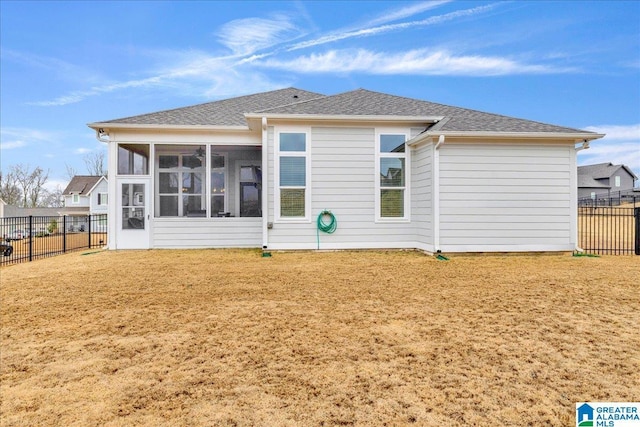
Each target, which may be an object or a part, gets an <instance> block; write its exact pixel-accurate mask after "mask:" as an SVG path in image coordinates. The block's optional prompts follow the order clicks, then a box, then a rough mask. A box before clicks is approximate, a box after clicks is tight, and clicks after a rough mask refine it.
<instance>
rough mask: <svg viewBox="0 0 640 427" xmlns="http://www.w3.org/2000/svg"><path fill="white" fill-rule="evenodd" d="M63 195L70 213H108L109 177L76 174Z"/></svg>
mask: <svg viewBox="0 0 640 427" xmlns="http://www.w3.org/2000/svg"><path fill="white" fill-rule="evenodd" d="M62 197H63V198H64V206H65V212H66V213H67V214H68V215H72V214H74V213H76V214H81V215H88V214H99V213H107V205H108V199H109V196H108V185H107V179H106V178H105V177H104V176H94V175H76V176H74V177H73V178H72V179H71V182H69V184H68V185H67V187H66V188H65V189H64V191H63V192H62Z"/></svg>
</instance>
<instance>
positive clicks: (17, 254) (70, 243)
mask: <svg viewBox="0 0 640 427" xmlns="http://www.w3.org/2000/svg"><path fill="white" fill-rule="evenodd" d="M64 238H66V240H67V242H66V248H67V250H68V251H72V250H76V249H81V248H88V245H89V233H87V232H83V233H67V234H66V235H63V234H53V235H50V236H42V237H33V238H31V237H27V238H25V239H22V240H13V241H11V242H10V243H11V246H13V258H23V257H28V256H29V245H30V244H31V245H32V251H33V255H34V256H39V255H45V254H48V253H54V252H58V251H60V252H62V250H63V248H64V242H63V239H64ZM106 242H107V233H95V232H94V233H91V244H92V246H94V247H98V246H102V245H106ZM11 259H12V258H11Z"/></svg>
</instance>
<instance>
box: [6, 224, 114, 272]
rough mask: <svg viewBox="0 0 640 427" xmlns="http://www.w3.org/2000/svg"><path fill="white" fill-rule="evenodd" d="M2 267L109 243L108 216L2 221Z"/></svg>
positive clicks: (99, 246)
mask: <svg viewBox="0 0 640 427" xmlns="http://www.w3.org/2000/svg"><path fill="white" fill-rule="evenodd" d="M0 236H1V237H2V241H1V242H0V265H7V264H15V263H19V262H28V261H34V260H36V259H39V258H46V257H50V256H55V255H60V254H63V253H66V252H70V251H75V250H80V249H91V248H101V247H103V246H105V245H106V244H107V215H106V214H96V215H82V216H66V215H65V216H24V217H10V218H0Z"/></svg>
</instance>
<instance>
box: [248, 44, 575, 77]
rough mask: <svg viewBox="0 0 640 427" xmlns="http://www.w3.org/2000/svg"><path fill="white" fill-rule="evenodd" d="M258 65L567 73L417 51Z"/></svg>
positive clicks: (345, 53)
mask: <svg viewBox="0 0 640 427" xmlns="http://www.w3.org/2000/svg"><path fill="white" fill-rule="evenodd" d="M255 65H259V66H263V67H267V68H276V69H281V70H287V71H290V72H301V73H349V72H360V73H365V74H381V75H388V74H395V75H399V74H414V75H465V76H498V75H507V74H546V73H561V72H566V71H567V70H566V69H554V68H552V67H548V66H545V65H531V64H524V63H519V62H517V61H514V60H511V59H508V58H500V57H492V56H480V55H466V56H456V55H454V54H452V53H450V52H447V51H444V50H441V51H432V50H429V49H416V50H410V51H407V52H398V53H395V52H394V53H390V52H372V51H369V50H366V49H356V50H353V49H349V50H330V51H328V52H325V53H322V54H311V55H304V56H299V57H297V58H293V59H289V60H277V59H268V60H265V61H257V62H255Z"/></svg>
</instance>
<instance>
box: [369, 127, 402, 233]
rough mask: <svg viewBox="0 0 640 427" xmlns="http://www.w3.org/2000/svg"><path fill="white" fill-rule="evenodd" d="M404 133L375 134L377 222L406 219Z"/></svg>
mask: <svg viewBox="0 0 640 427" xmlns="http://www.w3.org/2000/svg"><path fill="white" fill-rule="evenodd" d="M407 139H408V135H407V134H406V133H401V132H377V138H376V219H378V220H381V221H384V220H408V219H409V206H410V205H409V191H408V179H407V178H408V176H407V168H408V166H409V165H408V160H409V159H408V157H407V152H406V147H405V142H406V140H407Z"/></svg>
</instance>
